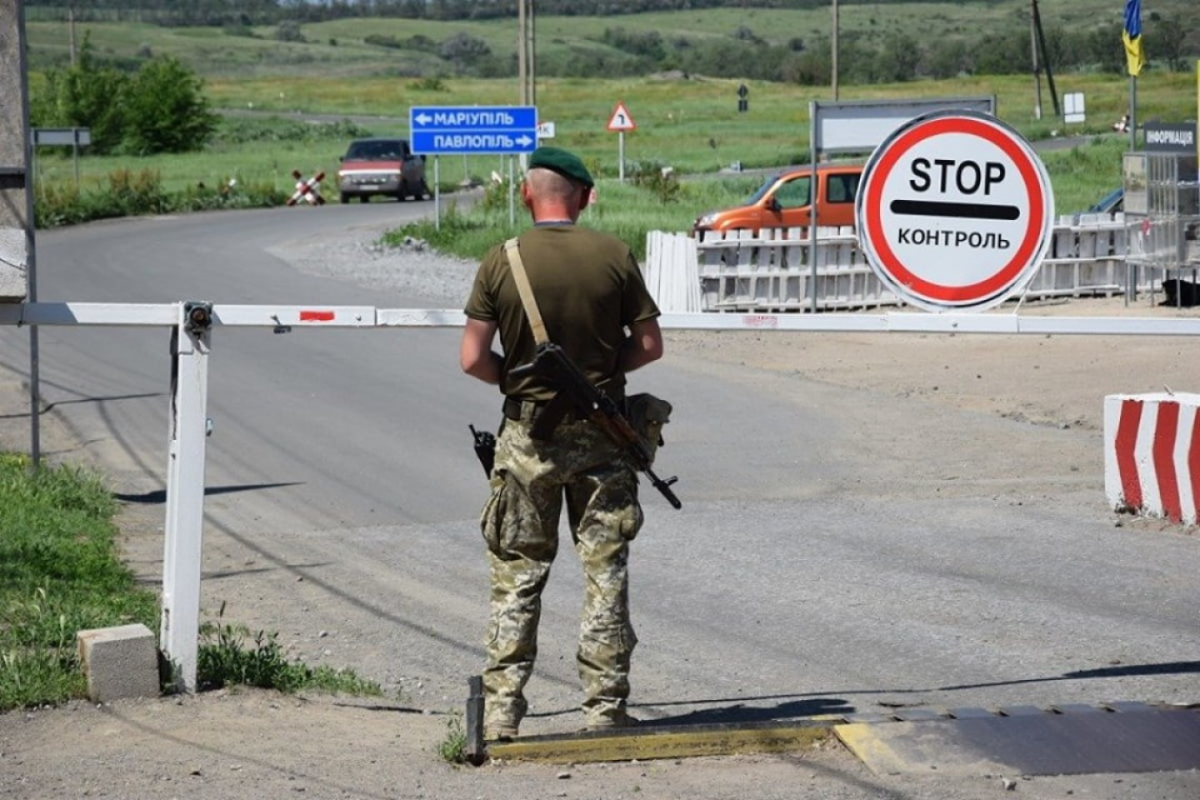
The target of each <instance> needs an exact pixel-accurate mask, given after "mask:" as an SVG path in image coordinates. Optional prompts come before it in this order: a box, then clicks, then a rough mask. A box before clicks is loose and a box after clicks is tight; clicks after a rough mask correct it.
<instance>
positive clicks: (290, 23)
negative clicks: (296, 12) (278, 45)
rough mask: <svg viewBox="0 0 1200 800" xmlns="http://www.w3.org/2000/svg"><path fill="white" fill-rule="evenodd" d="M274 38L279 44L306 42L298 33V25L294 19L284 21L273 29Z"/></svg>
mask: <svg viewBox="0 0 1200 800" xmlns="http://www.w3.org/2000/svg"><path fill="white" fill-rule="evenodd" d="M275 38H276V39H277V40H279V41H281V42H306V41H308V40H307V39H305V38H304V34H303V33H301V31H300V23H299V22H296V21H295V20H294V19H285V20H284V21H283V22H281V23H279V26H278V27H277V28H275Z"/></svg>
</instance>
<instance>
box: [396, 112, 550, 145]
mask: <svg viewBox="0 0 1200 800" xmlns="http://www.w3.org/2000/svg"><path fill="white" fill-rule="evenodd" d="M408 129H409V139H410V144H411V145H412V149H413V152H414V153H418V154H421V155H431V156H436V155H460V154H461V155H475V154H479V155H483V154H488V153H531V152H533V150H534V149H535V148H536V147H537V141H538V140H537V107H535V106H430V107H420V106H413V107H411V108H409V110H408Z"/></svg>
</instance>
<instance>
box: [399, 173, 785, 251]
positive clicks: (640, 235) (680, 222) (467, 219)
mask: <svg viewBox="0 0 1200 800" xmlns="http://www.w3.org/2000/svg"><path fill="white" fill-rule="evenodd" d="M647 169H653V166H648V167H647ZM761 182H762V179H761V178H760V177H752V176H747V175H742V176H736V177H730V178H724V179H711V178H710V179H704V180H685V181H682V182H680V183H679V184H678V191H677V193H676V194H675V196H674V198H673V199H671V200H668V201H664V199H663V195H662V194H661V193H658V192H656V191H654V190H653V189H651V188H647V187H643V186H638V185H635V183H634V182H633V181H632V179H631V180H628V181H627V182H626V183H620V182H619V181H617V180H615V179H609V180H602V181H599V182H598V183H597V186H596V195H597V202H596V203H595V205H592V206H589V207H588V208H587V209H586V210H585V211H584V212H583V216H582V217H581V218H580V223H581V224H583V225H587V226H589V227H591V228H595V229H597V230H604V231H608V232H609V233H612V234H614V235H616V236H619V237H621V238H622V239H624V240H625V241H626V242H628V243H629V244H630V246H631V247H633V250H634V252H635V253H636V254H637V256H638V257H639V258H643V257H644V256H645V243H646V234H647V233H648V232H649V231H654V230H658V231H688V230H691V227H692V222H694V221H695V218H696V217H697V216H698V211H699V212H703V211H709V210H713V209H717V208H723V207H725V206H729V205H733V204H736V203H740V202H741V201H743V200H744V199H745V198H746V197H747V196H749V195H750V193H751V192H752V191H753V190H754V189H755V188H756V187H757V186H758V185H759V184H760V183H761ZM507 192H508V189H507V184H494V185H492V186H489V187H488V189H487V194H486V195H485V197H484V199H483V200H482V201H481V202H478V203H475V204H473V205H472V206H471V207H470V208H469V209H467V208H460V207H459V206H458V205H457V204H455V203H450V204H449V205H448V206H447V208H446V209H445V210H444V211H443V213H442V217H441V220H440V222H439V224H437V225H435V223H434V221H433V220H432V219H429V220H421V221H419V222H414V223H410V224H408V225H405V226H403V227H401V228H398V229H396V230H393V231H389V232H388V233H387V234H385V235H384V237H383V241H384V243H386V244H392V245H395V244H399V243H400V242H402V241H403V240H404V238H405V237H406V236H412V237H415V238H418V239H424V240H425V241H426V242H428V243H429V244H430V245H432V246H433V247H434V248H436V249H437V250H440V251H442V252H446V253H452V254H454V255H458V256H462V257H463V258H472V259H478V258H480V257H482V256H483V254H484V253H485V252H487V250H488V248H489V247H492V246H493V245H495V244H497V243H499V242H501V241H503V240H504V239H506V238H507V237H509V236H513V235H516V234H518V233H520V232H522V231H524V230H527V229H528V228H529V227H530V224H531V223H530V221H529V213H528V212H527V211H526V209H525V207H524V206H523V205H522V204H521V199H520V197H515V198H514V201H513V202H514V203H515V208H514V214H513V217H514V224H510V223H509V206H508V194H507Z"/></svg>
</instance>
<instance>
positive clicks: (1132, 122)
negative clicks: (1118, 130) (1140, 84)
mask: <svg viewBox="0 0 1200 800" xmlns="http://www.w3.org/2000/svg"><path fill="white" fill-rule="evenodd" d="M1129 149H1130V150H1131V151H1133V150H1137V76H1136V75H1130V76H1129Z"/></svg>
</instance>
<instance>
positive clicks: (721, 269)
mask: <svg viewBox="0 0 1200 800" xmlns="http://www.w3.org/2000/svg"><path fill="white" fill-rule="evenodd" d="M1052 236H1053V238H1052V240H1051V243H1050V248H1049V251H1048V253H1047V256H1046V258H1045V260H1044V261H1043V262H1042V265H1041V267H1040V268H1039V270H1038V272H1037V274H1036V275H1034V277H1033V279H1032V280H1031V281H1030V283H1029V286H1028V288H1027V290H1026V291H1025V292H1023V294H1022V296H1023V297H1024V298H1026V299H1031V300H1032V299H1044V298H1050V297H1110V296H1114V295H1123V294H1125V293H1126V292H1127V291H1128V290H1129V287H1130V286H1132V288H1133V290H1134V291H1143V290H1152V289H1153V273H1152V272H1149V271H1141V272H1139V271H1138V270H1136V269H1133V268H1132V267H1131V266H1130V265H1129V264H1127V262H1126V252H1127V249H1128V248H1127V241H1128V237H1127V228H1126V222H1125V218H1124V215H1123V214H1121V213H1119V212H1118V213H1116V214H1076V215H1071V216H1064V217H1061V218H1060V219H1059V222H1058V224H1057V225H1056V226H1055V228H1054V232H1053V235H1052ZM810 246H811V245H810V243H809V241H808V230H807V229H806V228H769V229H763V230H760V231H750V230H740V231H727V232H724V233H719V232H702V233H700V234H698V235H697V237H696V238H692V237H691V236H688V235H686V234H666V233H661V232H657V231H656V232H652V233H651V234H650V236H649V237H648V239H647V248H646V252H647V258H646V261H647V263H646V276H647V284H648V285H649V286H650V289H651V292H652V293H654V295H655V298H656V299H657V301H658V303H659V306H660V307H661V308H662V309H663V310H664V311H666V312H688V311H696V310H699V311H710V312H745V311H759V312H786V311H796V312H800V311H811V310H812V309H813V308H814V305H815V308H816V310H818V311H840V310H857V309H869V308H878V307H883V306H898V305H902V303H901V301H900V299H899V298H898V297H896V295H895V294H893V293H892V292H891V291H889V290H888V289H887V288H885V287H884V285H883V284H882V283H881V282H880V280H879V278H878V277H876V275H875V272H874V270H872V269H871V266H870V264H868V263H867V261H866V258H865V257H864V256H863V253H862V252H861V251H860V250H859V249H858V240H857V238H856V236H855V234H854V230H853V229H852V228H820V229H818V236H817V263H816V270H815V274H814V270H813V266H812V263H811V262H810V260H809V255H808V254H809V248H810ZM1131 276H1132V277H1131ZM814 286H815V295H814ZM814 296H815V303H814Z"/></svg>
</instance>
